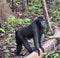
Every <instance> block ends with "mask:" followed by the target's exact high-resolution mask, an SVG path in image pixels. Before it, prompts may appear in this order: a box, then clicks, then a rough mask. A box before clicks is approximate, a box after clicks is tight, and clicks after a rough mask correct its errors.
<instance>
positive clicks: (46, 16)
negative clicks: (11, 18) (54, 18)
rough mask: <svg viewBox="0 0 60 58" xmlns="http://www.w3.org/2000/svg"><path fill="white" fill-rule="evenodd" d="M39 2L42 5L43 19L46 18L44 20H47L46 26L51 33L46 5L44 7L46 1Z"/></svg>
mask: <svg viewBox="0 0 60 58" xmlns="http://www.w3.org/2000/svg"><path fill="white" fill-rule="evenodd" d="M41 4H42V7H43V11H44V16H45V19H46V22H47V26H48V28H49V29H50V31H51V32H52V33H53V29H52V27H51V25H50V21H49V15H48V11H47V7H46V1H45V0H41Z"/></svg>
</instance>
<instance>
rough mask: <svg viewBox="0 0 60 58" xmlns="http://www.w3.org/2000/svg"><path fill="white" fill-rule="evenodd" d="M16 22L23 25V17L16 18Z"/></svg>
mask: <svg viewBox="0 0 60 58" xmlns="http://www.w3.org/2000/svg"><path fill="white" fill-rule="evenodd" d="M16 23H17V24H20V25H23V24H24V21H23V19H21V18H18V19H17V20H16Z"/></svg>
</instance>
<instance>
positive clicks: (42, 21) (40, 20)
mask: <svg viewBox="0 0 60 58" xmlns="http://www.w3.org/2000/svg"><path fill="white" fill-rule="evenodd" d="M36 22H37V25H38V26H40V27H43V28H44V27H45V25H46V21H45V19H44V18H43V17H38V18H37V19H36Z"/></svg>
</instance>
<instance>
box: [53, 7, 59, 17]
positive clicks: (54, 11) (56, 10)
mask: <svg viewBox="0 0 60 58" xmlns="http://www.w3.org/2000/svg"><path fill="white" fill-rule="evenodd" d="M57 13H58V8H56V7H54V8H53V10H52V14H53V15H54V16H56V15H57Z"/></svg>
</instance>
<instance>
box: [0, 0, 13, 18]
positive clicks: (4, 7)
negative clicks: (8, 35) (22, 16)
mask: <svg viewBox="0 0 60 58" xmlns="http://www.w3.org/2000/svg"><path fill="white" fill-rule="evenodd" d="M11 16H12V11H11V9H10V8H9V6H8V3H7V1H6V0H0V19H7V18H9V17H11Z"/></svg>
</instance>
